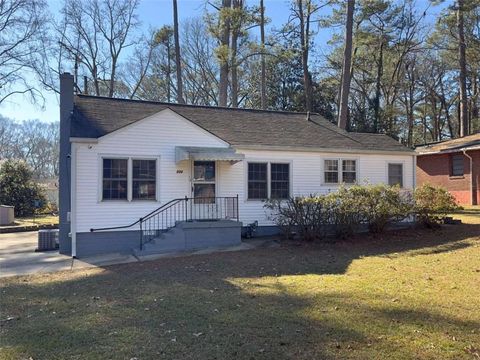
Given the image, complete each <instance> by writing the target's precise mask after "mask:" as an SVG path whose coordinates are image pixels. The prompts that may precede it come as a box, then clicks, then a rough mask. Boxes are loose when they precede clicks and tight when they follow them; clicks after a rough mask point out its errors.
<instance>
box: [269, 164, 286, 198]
mask: <svg viewBox="0 0 480 360" xmlns="http://www.w3.org/2000/svg"><path fill="white" fill-rule="evenodd" d="M289 196H290V164H273V163H272V164H270V197H271V198H272V199H288V197H289Z"/></svg>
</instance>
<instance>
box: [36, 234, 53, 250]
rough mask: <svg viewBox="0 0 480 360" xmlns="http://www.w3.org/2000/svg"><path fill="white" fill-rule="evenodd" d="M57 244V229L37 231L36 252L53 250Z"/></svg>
mask: <svg viewBox="0 0 480 360" xmlns="http://www.w3.org/2000/svg"><path fill="white" fill-rule="evenodd" d="M57 243H58V229H49V230H38V247H37V250H36V251H47V250H55V249H56V248H57Z"/></svg>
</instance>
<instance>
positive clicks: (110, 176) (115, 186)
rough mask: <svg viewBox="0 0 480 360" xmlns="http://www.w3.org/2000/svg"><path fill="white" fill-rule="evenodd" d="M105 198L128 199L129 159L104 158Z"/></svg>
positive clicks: (103, 191) (103, 194)
mask: <svg viewBox="0 0 480 360" xmlns="http://www.w3.org/2000/svg"><path fill="white" fill-rule="evenodd" d="M102 163H103V182H102V185H103V189H102V199H103V200H127V196H128V159H103V162H102Z"/></svg>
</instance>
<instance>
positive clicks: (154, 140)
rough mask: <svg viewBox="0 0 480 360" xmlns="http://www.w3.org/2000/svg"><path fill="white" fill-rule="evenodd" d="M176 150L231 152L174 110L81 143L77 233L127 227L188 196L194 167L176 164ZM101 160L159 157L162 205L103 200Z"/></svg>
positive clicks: (79, 150) (220, 142)
mask: <svg viewBox="0 0 480 360" xmlns="http://www.w3.org/2000/svg"><path fill="white" fill-rule="evenodd" d="M175 146H208V147H228V145H227V144H226V143H225V142H223V141H221V140H220V139H218V138H216V137H215V136H213V135H212V134H210V133H208V132H206V131H204V130H203V129H201V128H199V127H197V126H196V125H194V124H192V123H191V122H189V121H188V120H185V119H183V118H182V117H180V116H179V115H177V114H175V113H174V112H172V111H170V110H164V111H162V112H160V113H157V114H155V115H153V116H150V117H149V118H146V119H144V120H141V121H139V122H137V123H134V124H132V125H129V126H127V127H125V128H123V129H120V130H117V131H115V132H113V133H110V134H108V135H106V136H104V137H102V138H100V139H99V140H98V144H91V145H89V144H78V145H77V149H78V150H77V185H76V189H75V190H74V191H75V192H76V194H77V199H76V200H77V201H76V220H77V223H76V226H77V232H86V231H89V230H90V228H98V227H111V226H121V225H126V224H128V223H132V222H134V221H135V220H137V219H138V218H140V217H141V216H143V215H145V214H147V213H148V212H150V211H152V210H154V209H156V208H157V207H159V206H160V205H161V203H163V202H167V201H169V200H171V199H174V198H178V197H183V196H185V195H190V170H191V169H190V165H189V164H188V162H186V161H184V162H183V163H182V164H180V165H177V164H176V163H175ZM102 156H126V157H142V156H143V157H156V158H157V159H158V160H157V161H158V162H159V163H158V166H157V171H158V173H157V189H158V193H157V200H158V201H131V202H128V201H114V200H111V201H101V197H100V195H101V168H100V167H101V158H102ZM182 170H183V173H178V172H179V171H182ZM129 230H131V229H129Z"/></svg>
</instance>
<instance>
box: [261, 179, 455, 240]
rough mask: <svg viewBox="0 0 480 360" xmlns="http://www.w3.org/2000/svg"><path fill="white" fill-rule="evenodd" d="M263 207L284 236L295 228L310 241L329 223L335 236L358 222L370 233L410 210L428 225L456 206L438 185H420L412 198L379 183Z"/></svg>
mask: <svg viewBox="0 0 480 360" xmlns="http://www.w3.org/2000/svg"><path fill="white" fill-rule="evenodd" d="M265 208H267V209H268V210H269V215H268V217H269V218H270V219H271V220H273V221H274V222H275V224H276V225H277V226H279V227H280V229H281V230H282V231H283V233H284V234H285V235H286V236H287V237H289V236H290V235H291V234H292V232H293V231H297V232H298V235H299V236H300V238H302V239H304V240H314V239H319V238H322V237H324V236H325V235H326V233H327V228H328V226H329V225H334V228H335V235H336V236H337V237H340V238H346V237H348V236H351V235H353V234H354V233H355V232H357V231H358V230H359V227H360V226H361V225H362V224H366V225H368V229H369V231H370V232H372V233H381V232H383V231H385V229H386V227H387V225H389V224H391V223H393V222H397V221H401V220H403V219H405V218H407V217H408V216H410V215H411V214H412V213H417V214H418V216H419V219H420V221H421V222H422V223H423V224H425V225H427V226H430V227H431V226H434V225H435V224H438V222H439V221H440V219H441V218H442V217H443V216H442V215H445V214H446V213H448V212H451V211H454V210H455V209H457V208H458V207H457V205H456V204H455V201H454V199H453V197H452V196H451V195H450V193H448V192H447V191H446V190H445V189H442V188H435V187H432V186H429V185H424V186H422V187H420V188H418V189H417V190H416V191H415V193H414V196H413V197H412V194H411V193H410V192H409V191H404V190H402V189H401V188H400V187H398V186H393V187H392V186H388V185H384V184H379V185H365V186H360V185H354V186H349V187H344V186H341V187H340V188H339V189H338V191H336V192H332V193H329V194H327V195H319V196H313V195H310V196H308V197H298V198H290V199H288V200H270V201H267V202H266V203H265Z"/></svg>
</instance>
